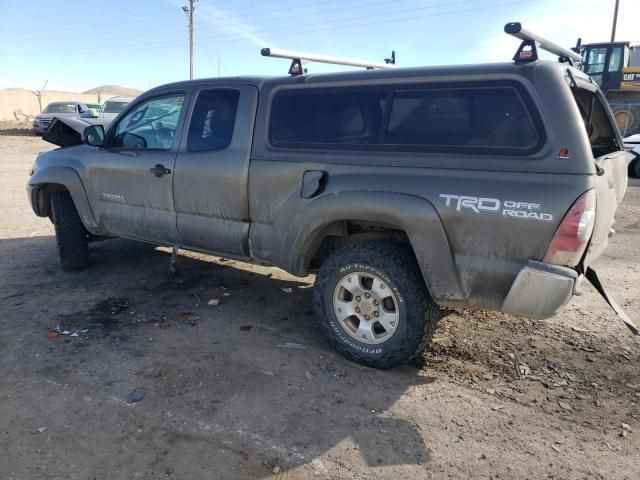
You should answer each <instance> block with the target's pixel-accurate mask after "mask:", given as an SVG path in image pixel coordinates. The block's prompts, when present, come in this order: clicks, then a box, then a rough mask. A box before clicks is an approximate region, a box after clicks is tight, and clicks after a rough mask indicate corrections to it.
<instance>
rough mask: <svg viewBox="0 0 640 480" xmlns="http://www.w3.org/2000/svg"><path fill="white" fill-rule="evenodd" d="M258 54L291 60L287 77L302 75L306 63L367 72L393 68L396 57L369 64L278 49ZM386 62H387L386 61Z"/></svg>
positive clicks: (264, 49) (393, 54) (349, 59)
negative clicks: (328, 64)
mask: <svg viewBox="0 0 640 480" xmlns="http://www.w3.org/2000/svg"><path fill="white" fill-rule="evenodd" d="M260 53H261V54H262V56H263V57H274V58H288V59H290V60H291V67H290V68H289V75H302V74H303V73H306V69H304V68H303V66H304V64H305V63H306V62H318V63H330V64H333V65H347V66H350V67H362V68H366V69H368V70H370V69H374V68H394V67H395V60H396V55H395V52H392V55H391V58H390V59H385V62H370V61H367V60H354V59H351V58H342V57H334V56H331V55H318V54H317V53H308V52H296V51H293V50H281V49H279V48H263V49H262V50H261V51H260ZM387 60H388V61H387Z"/></svg>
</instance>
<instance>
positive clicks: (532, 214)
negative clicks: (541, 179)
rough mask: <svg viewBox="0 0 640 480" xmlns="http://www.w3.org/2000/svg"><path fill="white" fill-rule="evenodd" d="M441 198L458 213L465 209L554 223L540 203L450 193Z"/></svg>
mask: <svg viewBox="0 0 640 480" xmlns="http://www.w3.org/2000/svg"><path fill="white" fill-rule="evenodd" d="M440 198H443V199H444V201H445V206H446V207H449V208H454V209H455V210H457V211H461V210H463V209H465V210H471V211H473V212H475V213H483V212H493V213H499V214H501V215H502V216H504V217H517V218H530V219H531V220H540V221H543V222H551V221H553V215H551V214H550V213H544V212H541V211H540V209H541V208H542V206H541V205H540V204H539V203H529V202H518V201H515V200H504V201H502V200H500V199H499V198H487V197H471V196H467V195H452V194H448V193H441V194H440Z"/></svg>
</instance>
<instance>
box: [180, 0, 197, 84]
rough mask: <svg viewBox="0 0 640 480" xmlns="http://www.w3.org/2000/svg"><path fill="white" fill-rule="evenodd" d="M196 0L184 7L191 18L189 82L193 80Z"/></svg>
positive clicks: (190, 0)
mask: <svg viewBox="0 0 640 480" xmlns="http://www.w3.org/2000/svg"><path fill="white" fill-rule="evenodd" d="M194 2H195V0H189V6H188V7H187V6H186V5H185V6H183V7H182V10H183V11H184V13H186V14H188V16H189V80H193V9H194V5H193V4H194Z"/></svg>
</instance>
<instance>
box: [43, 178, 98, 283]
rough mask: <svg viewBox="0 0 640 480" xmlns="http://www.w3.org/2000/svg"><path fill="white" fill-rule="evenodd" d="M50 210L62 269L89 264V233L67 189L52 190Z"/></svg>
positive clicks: (76, 267)
mask: <svg viewBox="0 0 640 480" xmlns="http://www.w3.org/2000/svg"><path fill="white" fill-rule="evenodd" d="M51 212H52V214H53V225H54V227H55V230H56V242H57V244H58V253H59V255H60V263H61V264H62V269H63V270H80V269H82V268H85V267H87V266H88V265H89V244H88V238H89V233H88V232H87V230H86V229H85V228H84V225H83V224H82V220H80V215H78V211H77V210H76V206H75V205H74V203H73V199H72V198H71V194H70V193H69V192H68V191H66V190H63V191H58V192H53V194H52V195H51Z"/></svg>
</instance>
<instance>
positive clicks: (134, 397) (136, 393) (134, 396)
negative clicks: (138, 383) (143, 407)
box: [127, 387, 147, 405]
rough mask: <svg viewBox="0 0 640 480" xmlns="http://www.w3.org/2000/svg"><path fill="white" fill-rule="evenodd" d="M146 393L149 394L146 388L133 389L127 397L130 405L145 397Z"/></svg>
mask: <svg viewBox="0 0 640 480" xmlns="http://www.w3.org/2000/svg"><path fill="white" fill-rule="evenodd" d="M146 394H147V389H146V388H140V387H136V388H134V389H133V390H132V391H131V393H130V394H129V396H128V397H127V403H128V404H130V405H131V404H133V403H138V402H139V401H141V400H142V399H143V398H144V397H145V395H146Z"/></svg>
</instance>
